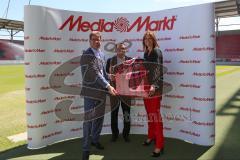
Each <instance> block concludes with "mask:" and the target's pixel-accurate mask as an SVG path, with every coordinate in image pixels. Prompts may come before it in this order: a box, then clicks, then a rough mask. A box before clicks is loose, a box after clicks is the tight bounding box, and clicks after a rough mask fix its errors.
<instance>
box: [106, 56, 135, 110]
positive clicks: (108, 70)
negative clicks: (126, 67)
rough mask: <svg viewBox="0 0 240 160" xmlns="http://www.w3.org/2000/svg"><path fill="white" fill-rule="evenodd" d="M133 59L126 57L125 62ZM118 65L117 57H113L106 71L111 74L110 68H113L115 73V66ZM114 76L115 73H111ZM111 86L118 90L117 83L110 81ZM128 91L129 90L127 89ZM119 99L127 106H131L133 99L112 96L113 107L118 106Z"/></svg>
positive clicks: (109, 60)
mask: <svg viewBox="0 0 240 160" xmlns="http://www.w3.org/2000/svg"><path fill="white" fill-rule="evenodd" d="M129 59H131V57H128V56H125V60H129ZM116 64H117V56H113V57H112V58H109V59H108V60H107V65H106V71H107V72H108V73H110V68H112V69H111V70H112V71H113V66H115V65H116ZM111 74H113V73H111ZM110 83H111V85H112V86H113V87H114V88H116V82H115V81H110ZM126 89H128V88H126ZM118 98H119V99H120V100H121V101H122V102H124V103H125V104H127V105H128V106H130V105H131V99H130V97H129V96H119V97H116V96H111V106H112V107H113V106H115V105H116V104H117V101H118Z"/></svg>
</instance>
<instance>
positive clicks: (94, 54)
mask: <svg viewBox="0 0 240 160" xmlns="http://www.w3.org/2000/svg"><path fill="white" fill-rule="evenodd" d="M89 43H90V47H89V48H88V49H87V50H86V51H84V52H83V55H82V56H81V60H80V63H81V66H82V67H81V71H82V77H83V82H82V84H83V87H82V90H81V95H83V96H84V123H83V157H82V159H83V160H88V159H89V154H90V149H89V148H90V146H89V145H90V141H91V145H92V146H95V147H96V148H97V149H100V150H103V149H104V147H103V146H102V144H101V143H100V142H99V138H100V133H101V130H102V125H103V120H104V113H105V100H106V94H107V91H108V92H109V93H110V94H111V95H116V90H115V89H114V88H113V87H112V86H111V85H110V84H109V83H108V81H107V80H108V75H107V73H106V71H105V67H104V66H105V65H104V54H103V53H102V51H101V50H100V47H101V34H100V32H98V31H93V32H91V33H90V35H89Z"/></svg>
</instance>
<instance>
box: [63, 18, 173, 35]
mask: <svg viewBox="0 0 240 160" xmlns="http://www.w3.org/2000/svg"><path fill="white" fill-rule="evenodd" d="M176 20H177V19H176V16H171V17H166V16H165V17H164V18H159V19H152V18H151V16H146V17H142V16H140V17H137V18H136V19H135V20H133V21H132V23H131V22H130V21H129V20H128V19H127V18H125V17H118V18H117V19H115V20H114V21H107V20H106V19H98V20H97V21H93V22H89V21H88V20H85V19H84V18H83V16H78V17H76V16H74V15H71V16H69V17H68V18H67V19H66V21H65V22H64V23H63V24H62V25H61V26H60V27H59V30H68V31H73V30H75V31H78V32H88V31H100V32H113V31H114V30H115V31H118V32H131V31H132V30H133V29H135V30H136V31H137V32H139V31H141V30H145V31H147V30H149V31H165V30H173V29H174V23H175V21H176Z"/></svg>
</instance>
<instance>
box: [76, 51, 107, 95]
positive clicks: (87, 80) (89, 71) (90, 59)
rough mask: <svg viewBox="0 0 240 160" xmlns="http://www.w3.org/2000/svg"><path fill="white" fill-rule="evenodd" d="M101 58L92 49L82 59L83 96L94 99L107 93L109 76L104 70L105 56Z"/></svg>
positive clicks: (84, 53)
mask: <svg viewBox="0 0 240 160" xmlns="http://www.w3.org/2000/svg"><path fill="white" fill-rule="evenodd" d="M100 57H101V59H99V58H97V57H96V56H95V55H94V52H93V51H92V49H91V48H88V49H87V50H86V51H85V52H83V54H82V56H81V59H80V64H81V66H82V67H81V71H82V77H83V82H82V85H83V87H82V90H81V95H83V96H87V97H89V98H93V99H94V98H97V99H98V98H100V95H99V94H101V95H103V94H106V93H107V90H106V86H107V84H108V76H107V73H106V71H105V68H104V55H100ZM102 72H103V73H102Z"/></svg>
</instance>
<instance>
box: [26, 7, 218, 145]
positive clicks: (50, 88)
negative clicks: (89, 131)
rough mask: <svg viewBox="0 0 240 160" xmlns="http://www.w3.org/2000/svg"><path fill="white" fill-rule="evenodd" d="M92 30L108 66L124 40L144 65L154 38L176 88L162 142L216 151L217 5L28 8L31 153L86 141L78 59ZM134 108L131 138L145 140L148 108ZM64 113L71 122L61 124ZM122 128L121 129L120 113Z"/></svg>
mask: <svg viewBox="0 0 240 160" xmlns="http://www.w3.org/2000/svg"><path fill="white" fill-rule="evenodd" d="M91 30H99V31H101V32H102V50H103V51H104V53H105V55H106V58H108V57H111V56H113V55H114V53H113V49H114V44H115V43H116V42H119V41H123V40H125V41H126V43H127V47H128V52H127V55H129V56H131V57H143V50H142V37H143V34H144V32H145V31H147V30H150V31H154V32H155V33H156V36H157V40H158V43H159V44H160V49H161V50H162V52H163V62H164V66H165V67H166V68H167V72H166V73H165V74H164V81H166V82H168V83H171V85H172V87H173V89H172V90H171V91H169V92H167V93H165V94H164V95H163V100H162V104H161V114H162V118H163V123H164V136H165V137H172V138H178V139H182V140H186V141H188V142H191V143H195V144H199V145H206V146H208V145H213V144H214V142H215V31H214V6H213V4H204V5H196V6H191V7H183V8H177V9H170V10H163V11H157V12H144V13H88V12H75V11H74V12H73V11H66V10H58V9H52V8H47V7H41V6H25V13H24V34H25V37H24V39H25V41H24V48H25V78H26V88H25V90H26V111H27V113H26V114H27V128H28V129H27V132H28V147H29V148H41V147H44V146H46V145H49V144H52V143H55V142H58V141H62V140H66V139H71V138H76V137H82V118H81V117H82V114H83V97H80V95H79V93H80V90H81V79H82V77H81V67H80V62H79V57H80V56H81V54H82V52H83V50H86V49H87V48H88V47H89V33H90V32H91ZM59 106H61V107H59ZM107 107H109V103H107ZM131 107H132V108H131V134H146V133H147V123H146V122H147V119H146V113H145V109H144V105H143V101H142V100H141V99H140V100H137V101H135V103H134V104H133V105H132V106H131ZM60 113H66V115H67V116H66V117H65V118H59V116H58V115H60ZM67 113H68V114H67ZM68 115H74V116H68ZM109 115H110V113H109V112H106V114H105V119H104V125H103V130H102V134H110V133H111V129H110V116H109ZM119 125H120V128H122V113H121V112H119Z"/></svg>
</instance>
